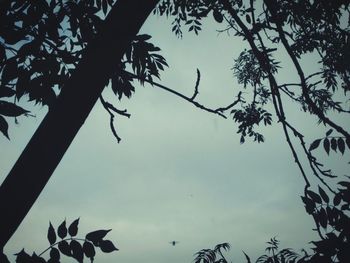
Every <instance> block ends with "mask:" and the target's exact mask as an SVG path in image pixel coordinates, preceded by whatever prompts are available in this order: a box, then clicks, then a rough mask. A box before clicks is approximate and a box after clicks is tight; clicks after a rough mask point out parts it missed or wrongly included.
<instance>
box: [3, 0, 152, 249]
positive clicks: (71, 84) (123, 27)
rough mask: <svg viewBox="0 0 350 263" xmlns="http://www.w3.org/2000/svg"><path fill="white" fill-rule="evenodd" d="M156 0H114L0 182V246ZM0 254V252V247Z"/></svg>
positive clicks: (45, 180)
mask: <svg viewBox="0 0 350 263" xmlns="http://www.w3.org/2000/svg"><path fill="white" fill-rule="evenodd" d="M157 2H158V0H142V1H139V0H118V1H117V3H116V4H115V5H114V7H113V8H112V10H111V12H110V13H109V15H108V17H107V18H106V20H105V22H104V26H103V30H102V31H101V33H100V34H99V36H98V37H97V38H96V39H94V40H93V41H92V42H91V43H89V45H88V48H87V50H86V52H85V53H84V55H83V57H82V60H81V62H80V63H79V65H78V67H77V69H76V70H75V72H74V73H73V75H72V77H71V78H70V79H69V81H68V82H67V83H66V84H65V85H64V87H62V92H61V94H60V96H59V98H58V99H57V102H56V105H55V106H54V107H53V109H52V110H50V111H49V112H48V114H47V115H46V116H45V118H44V120H43V121H42V123H41V124H40V126H39V128H38V129H37V130H36V132H35V133H34V135H33V137H32V138H31V140H30V142H29V143H28V145H27V146H26V148H25V149H24V151H23V152H22V154H21V156H20V157H19V159H18V160H17V162H16V164H15V165H14V167H13V168H12V170H11V171H10V173H9V174H8V176H7V177H6V179H5V181H4V182H3V183H2V185H1V187H0V213H1V224H0V252H1V251H2V249H3V247H4V246H5V245H6V243H7V242H8V240H9V239H10V238H11V236H12V235H13V233H14V232H15V231H16V229H17V227H18V226H19V225H20V223H21V222H22V220H23V219H24V217H25V216H26V214H27V213H28V211H29V210H30V208H31V207H32V205H33V204H34V202H35V200H36V199H37V198H38V196H39V194H40V193H41V191H42V190H43V189H44V187H45V185H46V183H47V182H48V180H49V179H50V177H51V175H52V173H53V172H54V170H55V168H56V167H57V165H58V164H59V162H60V161H61V159H62V157H63V155H64V153H65V152H66V150H67V149H68V147H69V145H70V144H71V142H72V141H73V139H74V137H75V135H76V134H77V132H78V131H79V129H80V127H81V126H82V125H83V123H84V121H85V119H86V118H87V116H88V115H89V113H90V111H91V109H92V108H93V106H94V104H95V103H96V100H97V99H98V97H99V95H100V94H101V92H102V90H103V88H104V86H105V85H106V84H107V81H108V77H109V76H110V75H111V73H112V71H113V69H114V67H115V65H116V63H118V61H120V60H121V58H122V56H123V54H124V52H125V50H126V47H127V46H128V45H129V44H130V42H131V40H132V39H133V38H134V36H135V35H136V34H137V32H138V31H139V29H140V28H141V26H142V24H143V23H144V21H145V20H146V18H147V17H148V15H149V14H150V12H151V11H152V10H153V8H154V7H155V5H156V4H157ZM0 254H1V253H0Z"/></svg>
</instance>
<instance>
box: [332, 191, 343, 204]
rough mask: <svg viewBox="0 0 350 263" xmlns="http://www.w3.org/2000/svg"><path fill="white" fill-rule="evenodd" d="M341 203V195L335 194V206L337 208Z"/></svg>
mask: <svg viewBox="0 0 350 263" xmlns="http://www.w3.org/2000/svg"><path fill="white" fill-rule="evenodd" d="M340 202H341V195H340V194H335V196H334V198H333V205H334V206H337V205H339V204H340Z"/></svg>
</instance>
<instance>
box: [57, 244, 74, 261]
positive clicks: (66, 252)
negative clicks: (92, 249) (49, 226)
mask: <svg viewBox="0 0 350 263" xmlns="http://www.w3.org/2000/svg"><path fill="white" fill-rule="evenodd" d="M58 249H59V250H60V251H61V253H62V254H64V255H66V256H68V257H70V256H71V255H72V253H71V251H70V247H69V244H68V242H67V241H65V240H63V241H61V242H59V243H58Z"/></svg>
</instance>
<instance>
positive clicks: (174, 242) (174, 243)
mask: <svg viewBox="0 0 350 263" xmlns="http://www.w3.org/2000/svg"><path fill="white" fill-rule="evenodd" d="M177 243H179V241H175V240H174V241H170V242H169V244H172V245H173V246H175V245H176V244H177Z"/></svg>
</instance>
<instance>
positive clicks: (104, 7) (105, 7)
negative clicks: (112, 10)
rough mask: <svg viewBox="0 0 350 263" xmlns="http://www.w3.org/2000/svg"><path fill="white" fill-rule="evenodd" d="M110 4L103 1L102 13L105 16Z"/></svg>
mask: <svg viewBox="0 0 350 263" xmlns="http://www.w3.org/2000/svg"><path fill="white" fill-rule="evenodd" d="M107 8H108V2H107V0H102V11H103V13H104V14H107Z"/></svg>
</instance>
